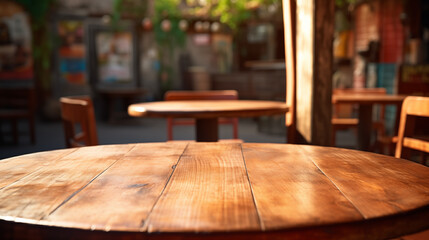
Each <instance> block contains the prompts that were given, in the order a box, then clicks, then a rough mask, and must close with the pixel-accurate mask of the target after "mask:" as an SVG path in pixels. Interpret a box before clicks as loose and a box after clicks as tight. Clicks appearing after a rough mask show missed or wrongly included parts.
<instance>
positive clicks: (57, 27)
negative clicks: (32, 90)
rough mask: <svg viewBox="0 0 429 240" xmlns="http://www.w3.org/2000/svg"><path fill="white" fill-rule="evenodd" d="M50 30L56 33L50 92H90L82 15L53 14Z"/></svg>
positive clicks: (66, 93) (58, 94)
mask: <svg viewBox="0 0 429 240" xmlns="http://www.w3.org/2000/svg"><path fill="white" fill-rule="evenodd" d="M53 32H54V33H55V34H56V36H55V37H56V41H55V43H56V44H55V46H56V50H55V61H54V64H55V68H56V78H55V79H56V81H55V83H54V84H55V85H54V89H55V90H54V95H55V96H68V95H87V94H90V92H91V87H90V82H89V80H88V79H89V78H88V74H87V60H86V54H87V47H86V45H85V38H86V34H85V20H84V18H82V17H78V16H63V15H61V16H60V15H57V16H56V17H55V22H54V25H53Z"/></svg>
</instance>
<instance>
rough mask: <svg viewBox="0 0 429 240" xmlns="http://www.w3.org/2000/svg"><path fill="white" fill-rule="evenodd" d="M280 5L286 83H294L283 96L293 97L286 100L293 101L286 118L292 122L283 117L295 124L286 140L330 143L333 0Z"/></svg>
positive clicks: (290, 1) (291, 0)
mask: <svg viewBox="0 0 429 240" xmlns="http://www.w3.org/2000/svg"><path fill="white" fill-rule="evenodd" d="M294 7H295V15H294V14H293V12H294V10H293V8H294ZM283 9H284V19H285V21H284V23H285V49H286V71H287V80H286V81H287V84H286V86H287V87H289V86H292V87H294V88H293V89H288V91H287V93H286V94H287V96H286V98H287V99H289V98H292V100H291V101H287V102H288V103H289V104H292V106H291V109H293V112H292V113H291V114H292V115H294V114H295V116H294V118H290V119H289V120H292V121H295V122H294V123H293V124H290V123H289V125H288V118H286V119H287V125H288V126H292V127H296V135H295V136H294V137H293V138H291V135H289V136H288V142H289V143H291V142H292V143H293V142H306V143H310V144H317V145H329V144H330V136H331V112H332V107H331V93H332V65H333V52H332V43H333V38H334V15H335V14H334V0H327V1H326V0H324V1H322V0H300V1H296V0H283ZM289 13H292V14H289ZM294 16H296V17H294ZM294 18H295V19H294ZM288 19H292V21H288ZM293 19H294V20H295V23H294V22H293ZM288 25H289V26H288ZM294 28H295V30H294ZM289 36H290V37H289ZM288 41H289V42H288ZM290 71H292V72H293V73H290ZM291 92H292V94H293V92H294V93H295V96H290V95H289V96H288V94H291ZM289 130H290V128H289V129H288V131H289ZM292 131H294V130H293V129H292Z"/></svg>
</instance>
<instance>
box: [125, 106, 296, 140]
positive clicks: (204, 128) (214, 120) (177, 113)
mask: <svg viewBox="0 0 429 240" xmlns="http://www.w3.org/2000/svg"><path fill="white" fill-rule="evenodd" d="M288 110H289V107H288V106H287V105H286V103H284V102H275V101H260V100H198V101H197V100H188V101H162V102H147V103H137V104H132V105H130V106H129V107H128V114H129V115H131V116H134V117H162V118H195V119H196V120H195V122H196V125H195V127H196V140H197V142H217V141H218V140H219V137H218V118H220V117H258V116H264V115H279V114H285V113H286V112H287V111H288Z"/></svg>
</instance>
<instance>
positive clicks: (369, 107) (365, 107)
mask: <svg viewBox="0 0 429 240" xmlns="http://www.w3.org/2000/svg"><path fill="white" fill-rule="evenodd" d="M406 97H407V96H405V95H388V94H387V95H380V94H348V95H333V96H332V104H358V105H359V123H358V148H359V149H360V150H366V151H367V150H370V142H371V132H372V119H373V118H372V112H373V105H375V104H382V105H388V104H393V105H396V108H397V111H398V113H399V112H400V109H401V105H402V102H403V101H404V99H405V98H406ZM397 115H399V114H397Z"/></svg>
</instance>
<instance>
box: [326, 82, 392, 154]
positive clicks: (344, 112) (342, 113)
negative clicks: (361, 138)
mask: <svg viewBox="0 0 429 240" xmlns="http://www.w3.org/2000/svg"><path fill="white" fill-rule="evenodd" d="M332 94H333V95H340V94H347V95H350V94H383V95H385V94H386V89H385V88H352V89H342V88H341V89H339V88H338V89H333V91H332ZM353 107H354V106H352V105H351V104H334V105H333V108H334V109H333V116H332V119H331V123H332V136H331V141H332V142H331V145H332V146H335V143H336V134H337V131H338V130H344V129H350V128H354V129H357V126H358V124H359V120H358V119H357V118H354V117H352V115H353V112H354V109H353ZM384 113H385V106H383V105H382V106H380V111H379V116H378V120H377V121H374V122H373V129H375V130H376V131H377V136H384V135H385V132H386V130H385V124H384V119H385V117H384Z"/></svg>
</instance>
